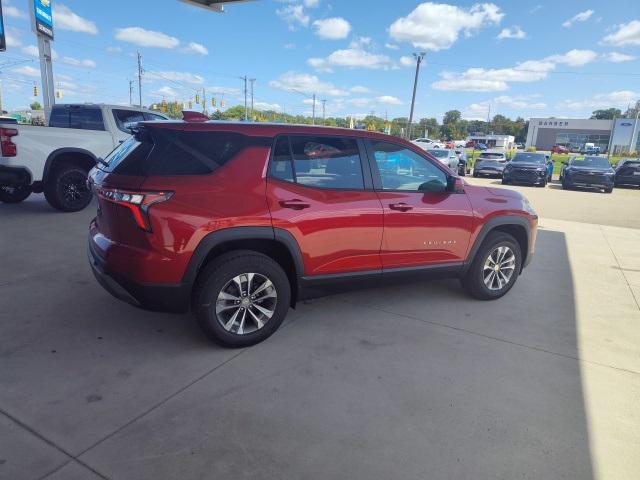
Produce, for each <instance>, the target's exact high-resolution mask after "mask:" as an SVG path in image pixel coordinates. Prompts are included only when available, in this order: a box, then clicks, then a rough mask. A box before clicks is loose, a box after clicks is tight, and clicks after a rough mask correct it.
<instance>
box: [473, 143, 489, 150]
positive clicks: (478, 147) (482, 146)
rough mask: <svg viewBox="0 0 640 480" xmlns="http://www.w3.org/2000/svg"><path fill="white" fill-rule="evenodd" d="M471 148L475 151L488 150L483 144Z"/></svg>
mask: <svg viewBox="0 0 640 480" xmlns="http://www.w3.org/2000/svg"><path fill="white" fill-rule="evenodd" d="M473 148H474V149H475V150H488V149H489V147H487V146H486V145H485V144H484V143H476V144H475V146H474V147H473Z"/></svg>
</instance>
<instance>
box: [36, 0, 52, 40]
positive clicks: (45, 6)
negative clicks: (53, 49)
mask: <svg viewBox="0 0 640 480" xmlns="http://www.w3.org/2000/svg"><path fill="white" fill-rule="evenodd" d="M51 3H52V0H33V17H32V22H33V26H34V30H35V32H36V33H37V34H40V35H44V36H45V37H48V38H49V39H51V40H53V13H52V9H51Z"/></svg>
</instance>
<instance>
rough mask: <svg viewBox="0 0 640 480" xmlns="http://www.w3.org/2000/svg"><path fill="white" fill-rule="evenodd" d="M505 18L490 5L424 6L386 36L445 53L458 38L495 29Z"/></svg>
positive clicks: (498, 10) (432, 4)
mask: <svg viewBox="0 0 640 480" xmlns="http://www.w3.org/2000/svg"><path fill="white" fill-rule="evenodd" d="M502 17H504V14H503V13H502V12H501V11H500V7H498V6H497V5H495V4H493V3H482V4H476V5H474V6H472V7H471V8H469V9H465V8H460V7H456V6H454V5H448V4H444V3H432V2H425V3H421V4H420V5H418V6H417V7H416V8H415V10H413V11H412V12H411V13H410V14H409V15H407V16H406V17H402V18H399V19H397V20H396V21H395V22H393V23H392V24H391V26H390V27H389V34H390V35H391V37H392V38H393V39H394V40H396V41H398V42H409V43H411V44H413V46H414V47H416V48H423V49H425V50H433V51H438V50H444V49H448V48H450V47H451V46H452V45H453V44H454V43H455V42H456V41H457V40H458V37H459V36H460V34H461V33H462V34H464V35H465V36H466V37H470V36H471V35H473V34H474V33H475V32H476V31H477V30H479V29H480V28H483V27H488V26H491V25H497V24H499V23H500V21H501V20H502Z"/></svg>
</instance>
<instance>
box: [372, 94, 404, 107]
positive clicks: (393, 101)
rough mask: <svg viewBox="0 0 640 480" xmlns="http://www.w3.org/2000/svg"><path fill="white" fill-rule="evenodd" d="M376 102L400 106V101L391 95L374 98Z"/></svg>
mask: <svg viewBox="0 0 640 480" xmlns="http://www.w3.org/2000/svg"><path fill="white" fill-rule="evenodd" d="M376 100H377V101H378V102H379V103H383V104H385V105H402V100H400V99H399V98H398V97H393V96H391V95H382V96H380V97H376Z"/></svg>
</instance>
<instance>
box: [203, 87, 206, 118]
mask: <svg viewBox="0 0 640 480" xmlns="http://www.w3.org/2000/svg"><path fill="white" fill-rule="evenodd" d="M202 113H204V114H205V115H206V114H207V91H206V90H205V89H204V87H203V88H202Z"/></svg>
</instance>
